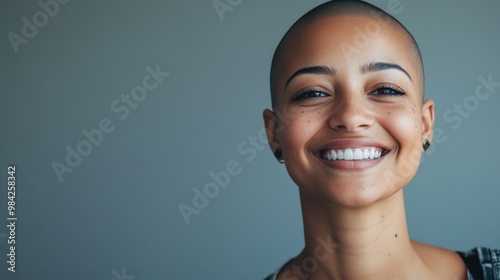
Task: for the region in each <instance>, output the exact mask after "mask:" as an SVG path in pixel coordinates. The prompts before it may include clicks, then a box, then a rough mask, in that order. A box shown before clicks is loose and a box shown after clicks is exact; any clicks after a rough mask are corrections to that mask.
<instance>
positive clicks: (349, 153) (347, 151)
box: [344, 149, 354, 160]
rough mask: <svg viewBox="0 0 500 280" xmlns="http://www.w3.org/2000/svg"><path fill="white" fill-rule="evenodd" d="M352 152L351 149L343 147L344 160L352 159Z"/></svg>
mask: <svg viewBox="0 0 500 280" xmlns="http://www.w3.org/2000/svg"><path fill="white" fill-rule="evenodd" d="M353 159H354V154H353V152H352V150H351V149H345V151H344V160H353Z"/></svg>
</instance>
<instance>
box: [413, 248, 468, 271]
mask: <svg viewBox="0 0 500 280" xmlns="http://www.w3.org/2000/svg"><path fill="white" fill-rule="evenodd" d="M413 246H414V248H415V250H416V251H417V253H418V254H419V255H420V258H421V259H422V260H423V261H424V263H425V264H426V266H427V267H428V268H429V270H430V271H433V272H434V273H435V274H436V275H439V277H441V279H464V278H465V279H466V276H467V267H466V265H465V263H464V261H463V260H462V258H461V257H460V255H459V254H457V252H454V251H450V250H447V249H444V248H441V247H437V246H432V245H429V244H425V243H421V242H417V241H413Z"/></svg>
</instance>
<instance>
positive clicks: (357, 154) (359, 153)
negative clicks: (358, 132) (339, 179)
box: [354, 148, 363, 159]
mask: <svg viewBox="0 0 500 280" xmlns="http://www.w3.org/2000/svg"><path fill="white" fill-rule="evenodd" d="M354 159H363V151H361V149H359V148H356V149H354Z"/></svg>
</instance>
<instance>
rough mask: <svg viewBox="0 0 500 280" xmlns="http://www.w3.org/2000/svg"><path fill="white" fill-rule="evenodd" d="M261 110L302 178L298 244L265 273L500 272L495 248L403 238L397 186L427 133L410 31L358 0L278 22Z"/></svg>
mask: <svg viewBox="0 0 500 280" xmlns="http://www.w3.org/2000/svg"><path fill="white" fill-rule="evenodd" d="M271 97H272V105H273V110H272V111H271V110H265V111H264V122H265V125H266V129H267V133H268V139H269V143H270V146H271V149H272V150H273V151H274V154H275V156H276V158H277V159H278V160H279V161H280V162H281V163H284V164H285V166H286V168H287V171H288V173H289V174H290V176H291V178H292V179H293V181H294V182H295V183H296V184H297V185H298V186H299V194H300V201H301V207H302V215H303V222H304V235H305V236H304V237H305V247H304V249H303V251H302V252H301V253H300V254H299V255H298V256H296V257H295V258H293V259H292V260H290V261H289V262H288V263H286V264H285V265H284V266H283V267H282V268H280V269H279V270H278V271H277V272H276V273H274V274H273V275H271V276H269V277H268V278H267V279H384V280H385V279H476V280H477V279H500V251H499V250H490V249H486V248H478V249H475V250H472V251H470V252H469V253H468V254H465V253H457V252H453V251H450V250H446V249H443V248H439V247H435V246H431V245H427V244H423V243H419V242H417V241H414V240H411V239H410V237H409V234H408V229H407V223H406V215H405V208H404V197H403V188H404V186H405V185H406V184H408V183H409V182H410V180H411V179H412V178H413V177H414V175H415V174H416V172H417V169H418V166H419V163H420V158H421V155H422V153H424V152H425V151H426V150H427V149H428V148H429V146H430V145H431V143H432V133H433V126H434V102H433V101H432V100H429V99H427V100H425V99H424V72H423V64H422V59H421V55H420V51H419V49H418V45H417V43H416V42H415V40H414V38H413V37H412V35H411V34H410V33H409V32H408V31H407V30H406V28H405V27H404V26H403V25H401V23H399V22H398V21H397V20H396V19H394V18H393V17H392V16H390V15H389V14H387V13H385V12H384V11H382V10H380V9H378V8H376V7H374V6H372V5H370V4H368V3H365V2H362V1H330V2H327V3H325V4H323V5H320V6H318V7H316V8H315V9H313V10H311V11H310V12H308V13H307V14H306V15H304V16H303V17H302V18H300V19H299V20H298V21H297V22H296V23H295V24H294V25H293V26H292V27H291V28H290V30H289V31H288V32H287V33H286V35H285V36H284V38H283V39H282V41H281V42H280V44H279V45H278V47H277V49H276V52H275V54H274V58H273V63H272V67H271Z"/></svg>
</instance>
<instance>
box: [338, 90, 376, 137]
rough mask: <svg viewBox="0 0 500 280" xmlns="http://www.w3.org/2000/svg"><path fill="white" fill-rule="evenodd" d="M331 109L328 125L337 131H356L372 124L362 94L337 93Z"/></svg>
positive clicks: (371, 117)
mask: <svg viewBox="0 0 500 280" xmlns="http://www.w3.org/2000/svg"><path fill="white" fill-rule="evenodd" d="M333 106H334V108H333V110H332V111H331V116H330V119H329V126H330V127H331V128H332V129H334V130H337V131H344V132H357V131H362V130H365V129H367V128H369V127H371V126H372V125H373V119H374V118H373V115H372V113H371V110H370V108H369V106H368V100H366V98H364V94H360V93H354V92H352V91H348V92H343V93H338V94H337V97H336V102H334V104H333Z"/></svg>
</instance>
